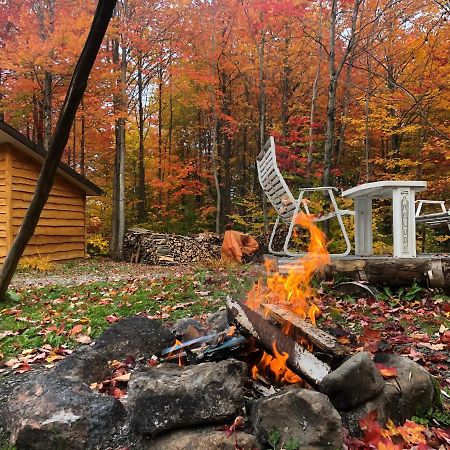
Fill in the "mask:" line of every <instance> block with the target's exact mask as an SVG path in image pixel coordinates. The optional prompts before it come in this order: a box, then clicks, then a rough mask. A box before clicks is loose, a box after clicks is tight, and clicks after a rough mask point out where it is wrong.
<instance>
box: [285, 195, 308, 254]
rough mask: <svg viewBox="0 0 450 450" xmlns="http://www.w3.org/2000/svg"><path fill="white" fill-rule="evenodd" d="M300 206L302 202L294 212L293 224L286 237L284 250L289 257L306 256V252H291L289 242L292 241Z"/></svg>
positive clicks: (296, 206)
mask: <svg viewBox="0 0 450 450" xmlns="http://www.w3.org/2000/svg"><path fill="white" fill-rule="evenodd" d="M300 204H301V202H298V203H297V204H296V205H295V211H294V215H293V216H292V220H291V223H290V225H289V231H288V234H287V235H286V239H285V240H284V247H283V249H284V253H285V254H286V255H288V256H303V255H305V254H306V253H305V252H292V251H290V250H289V242H290V241H291V237H292V233H293V231H294V227H295V223H296V218H297V214H298V210H299V209H300Z"/></svg>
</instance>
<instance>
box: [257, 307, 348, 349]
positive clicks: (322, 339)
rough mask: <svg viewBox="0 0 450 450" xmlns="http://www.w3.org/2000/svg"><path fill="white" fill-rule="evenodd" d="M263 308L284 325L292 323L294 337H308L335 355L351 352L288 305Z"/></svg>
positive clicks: (290, 333)
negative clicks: (295, 312)
mask: <svg viewBox="0 0 450 450" xmlns="http://www.w3.org/2000/svg"><path fill="white" fill-rule="evenodd" d="M263 308H264V311H265V312H266V311H267V313H268V315H269V316H270V317H272V318H273V319H275V320H276V321H277V322H278V323H279V324H280V325H281V326H282V327H283V326H285V325H286V324H290V326H291V329H290V332H289V335H291V336H293V337H294V339H296V340H298V339H299V338H306V340H307V341H308V342H310V343H311V344H313V345H314V346H315V347H317V348H319V349H320V350H322V351H324V352H326V353H330V354H332V355H334V356H341V357H342V356H345V355H349V354H350V353H351V352H350V349H349V348H347V347H345V346H343V345H341V344H339V342H338V341H337V339H336V338H335V337H334V336H331V335H330V334H328V333H326V332H325V331H323V330H321V329H320V328H318V327H315V326H314V325H312V324H310V323H308V322H306V321H305V320H303V319H301V318H300V317H298V316H297V315H296V314H294V313H293V312H292V311H290V310H289V309H287V308H286V307H284V306H280V305H267V304H266V305H263Z"/></svg>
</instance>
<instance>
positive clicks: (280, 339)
mask: <svg viewBox="0 0 450 450" xmlns="http://www.w3.org/2000/svg"><path fill="white" fill-rule="evenodd" d="M227 313H228V319H229V321H233V322H235V323H236V324H237V325H238V326H239V328H240V329H241V331H242V333H243V334H245V335H247V336H248V335H250V336H253V337H254V338H255V339H256V340H257V341H258V342H259V343H260V344H261V345H262V347H264V349H265V350H266V351H267V352H268V353H271V354H273V345H274V343H275V345H276V348H277V351H278V352H279V353H287V354H288V355H289V357H288V359H287V361H286V365H287V366H288V367H289V369H291V370H292V371H293V372H294V373H296V374H298V375H300V376H302V377H303V378H304V379H305V380H306V381H308V382H309V383H311V384H313V385H314V386H317V385H319V384H320V382H321V381H322V379H323V378H324V377H325V376H326V375H328V374H329V373H330V372H331V368H330V367H329V366H328V364H326V363H324V362H323V361H320V360H319V359H318V358H316V357H315V356H314V355H313V354H312V353H310V352H309V351H308V350H306V349H305V348H304V347H302V346H301V345H300V344H298V343H297V342H295V341H294V340H293V339H292V338H290V337H289V336H286V335H285V334H283V332H282V331H281V330H280V329H279V328H277V327H276V326H274V325H272V324H271V323H270V322H269V321H268V320H267V319H266V318H265V317H264V314H263V313H262V312H261V311H254V310H251V309H250V308H248V307H247V306H246V305H244V304H243V303H240V302H238V301H235V300H232V299H231V298H228V299H227Z"/></svg>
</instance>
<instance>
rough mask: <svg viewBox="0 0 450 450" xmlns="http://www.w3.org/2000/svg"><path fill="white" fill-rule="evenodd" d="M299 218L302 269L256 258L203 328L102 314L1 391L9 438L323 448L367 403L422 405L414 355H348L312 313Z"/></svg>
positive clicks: (315, 237) (383, 414) (48, 442)
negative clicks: (104, 318)
mask: <svg viewBox="0 0 450 450" xmlns="http://www.w3.org/2000/svg"><path fill="white" fill-rule="evenodd" d="M299 220H300V225H302V226H304V227H306V228H307V229H308V230H309V231H310V233H311V242H310V246H309V253H308V254H307V255H306V256H305V257H304V258H303V259H302V261H301V267H302V270H301V271H298V270H297V271H295V272H292V273H290V274H289V275H288V277H283V276H280V275H279V274H278V273H276V272H273V271H271V268H270V267H268V272H269V276H268V278H267V280H266V281H265V282H264V283H263V282H260V283H258V284H256V285H255V287H254V288H253V289H252V291H251V292H250V293H249V295H248V299H247V301H245V302H240V301H238V300H235V299H232V298H229V299H228V300H227V305H226V310H224V311H222V312H220V313H217V314H215V315H214V316H213V317H211V318H210V320H209V321H208V322H209V326H206V327H205V326H203V325H202V324H200V323H198V322H196V321H195V320H192V319H190V320H185V321H184V322H183V323H182V326H178V327H176V330H175V333H174V334H173V333H172V332H171V331H169V330H168V329H167V328H164V327H163V326H162V325H160V324H159V323H158V322H156V321H154V320H150V319H148V318H146V317H143V316H136V317H132V318H128V319H123V320H121V321H119V322H117V323H115V324H114V325H113V326H112V327H111V328H110V329H108V330H107V331H106V332H104V333H103V335H102V336H100V338H99V339H97V341H96V342H95V343H94V344H93V345H91V346H86V347H83V348H81V349H78V350H77V351H75V352H74V353H73V354H72V355H70V356H68V357H67V358H66V359H65V360H63V361H62V362H60V363H59V364H58V365H57V366H56V367H55V368H54V369H52V370H51V371H49V372H46V373H43V374H41V375H39V376H37V377H36V378H34V379H32V380H30V381H28V382H27V383H24V384H23V385H22V386H20V387H19V388H18V390H16V391H15V392H14V394H13V395H12V397H11V398H10V400H9V403H8V408H9V417H8V421H9V428H10V430H11V435H12V443H13V444H14V445H15V446H16V447H17V448H19V449H20V448H33V449H51V448H61V447H64V448H69V449H72V448H73V449H91V448H104V449H107V448H113V449H114V448H120V447H122V448H127V447H128V446H130V445H132V448H142V449H168V448H170V449H180V450H181V449H196V450H201V449H205V450H210V449H214V448H218V449H219V448H220V449H230V450H232V449H248V450H250V449H264V448H280V447H281V446H283V448H291V449H295V448H297V449H306V448H310V449H313V448H321V449H333V450H335V449H338V448H343V438H344V432H343V426H344V427H345V429H347V430H349V432H350V433H351V434H352V435H358V433H360V432H361V429H360V422H359V421H360V419H362V418H364V417H365V416H367V414H369V413H371V412H373V411H376V414H377V416H378V420H379V421H380V422H381V423H386V421H387V419H388V418H390V419H392V420H394V421H396V422H398V423H400V422H401V423H403V421H404V420H405V419H408V418H410V417H411V416H412V415H414V414H416V413H418V412H420V411H423V412H425V411H427V410H428V409H429V408H430V406H431V404H432V399H433V385H432V382H431V378H430V376H429V374H428V373H427V372H426V371H425V370H424V369H423V368H422V367H420V366H419V365H417V364H416V363H414V362H413V361H410V360H408V359H406V358H403V357H400V356H397V355H393V354H377V355H375V357H372V355H371V354H370V353H367V352H358V353H356V354H354V355H352V352H351V351H350V349H349V348H347V347H345V346H344V345H341V344H340V343H339V342H338V340H337V339H336V338H335V337H333V336H332V335H330V334H328V333H327V332H325V331H324V330H321V329H320V327H319V326H317V325H316V317H317V315H318V314H319V307H318V306H317V302H315V301H314V298H315V296H316V293H315V292H314V289H313V288H312V287H311V279H312V277H313V275H314V273H315V272H316V271H317V270H320V269H321V268H323V267H324V266H325V265H326V264H327V263H328V261H329V256H328V253H327V252H326V249H325V245H324V236H323V234H322V232H321V231H320V230H318V229H317V228H316V227H315V225H314V224H313V223H312V220H311V219H309V218H308V217H306V216H300V218H299ZM377 364H378V367H377ZM380 368H381V369H382V370H379V369H380ZM386 374H388V375H387V378H384V377H383V375H386ZM393 374H395V376H393Z"/></svg>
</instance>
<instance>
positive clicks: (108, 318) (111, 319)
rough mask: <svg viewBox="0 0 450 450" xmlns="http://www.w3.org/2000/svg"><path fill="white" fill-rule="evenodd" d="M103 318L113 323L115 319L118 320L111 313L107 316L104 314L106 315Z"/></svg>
mask: <svg viewBox="0 0 450 450" xmlns="http://www.w3.org/2000/svg"><path fill="white" fill-rule="evenodd" d="M105 320H106V321H107V322H108V323H114V322H117V321H118V320H119V318H118V317H116V316H115V315H113V314H111V315H109V316H106V317H105Z"/></svg>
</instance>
